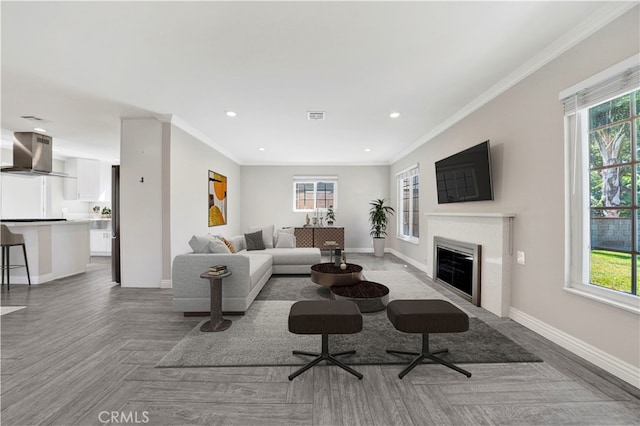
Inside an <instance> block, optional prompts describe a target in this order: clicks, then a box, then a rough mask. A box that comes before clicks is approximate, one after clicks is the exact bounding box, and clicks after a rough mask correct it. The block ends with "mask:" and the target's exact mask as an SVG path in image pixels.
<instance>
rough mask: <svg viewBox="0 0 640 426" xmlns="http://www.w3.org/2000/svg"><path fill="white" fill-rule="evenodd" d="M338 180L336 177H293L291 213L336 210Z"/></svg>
mask: <svg viewBox="0 0 640 426" xmlns="http://www.w3.org/2000/svg"><path fill="white" fill-rule="evenodd" d="M337 194H338V178H337V177H336V176H294V178H293V211H294V212H312V211H315V210H322V211H324V210H326V209H328V208H329V207H333V209H334V210H335V209H336V208H337V202H338V197H337Z"/></svg>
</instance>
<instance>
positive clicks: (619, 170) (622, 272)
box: [588, 90, 640, 295]
mask: <svg viewBox="0 0 640 426" xmlns="http://www.w3.org/2000/svg"><path fill="white" fill-rule="evenodd" d="M639 110H640V90H637V91H634V92H632V93H628V94H625V95H623V96H619V97H616V98H614V99H612V100H610V101H607V102H604V103H601V104H599V105H596V106H593V107H591V108H589V110H588V126H589V188H590V194H589V195H590V203H589V209H590V217H591V220H590V227H591V253H590V282H591V284H594V285H598V286H601V287H606V288H610V289H614V290H618V291H622V292H625V293H631V294H635V295H638V285H637V281H638V270H639V268H640V266H639V265H638V259H639V256H638V255H639V252H640V250H639V249H640V208H639V206H640V204H639V202H640V162H639V159H640V144H639V143H638V138H639V136H640V118H639V116H638V112H639Z"/></svg>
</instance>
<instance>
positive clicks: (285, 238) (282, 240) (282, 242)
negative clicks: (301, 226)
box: [276, 232, 296, 248]
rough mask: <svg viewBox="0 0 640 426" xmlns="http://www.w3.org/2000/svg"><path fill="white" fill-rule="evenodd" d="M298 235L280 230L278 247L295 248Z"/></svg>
mask: <svg viewBox="0 0 640 426" xmlns="http://www.w3.org/2000/svg"><path fill="white" fill-rule="evenodd" d="M295 247H296V237H295V236H293V235H291V234H288V233H286V232H280V233H279V234H278V242H277V243H276V248H295Z"/></svg>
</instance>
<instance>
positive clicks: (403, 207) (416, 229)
mask: <svg viewBox="0 0 640 426" xmlns="http://www.w3.org/2000/svg"><path fill="white" fill-rule="evenodd" d="M396 176H397V179H398V238H400V239H402V240H405V241H410V242H413V243H416V244H417V243H418V241H419V240H418V238H419V237H420V214H419V213H420V212H419V205H420V202H419V201H420V173H419V169H418V166H417V165H415V166H413V167H411V168H409V169H407V170H405V171H403V172H400V173H398V174H397V175H396Z"/></svg>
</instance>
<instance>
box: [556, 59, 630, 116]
mask: <svg viewBox="0 0 640 426" xmlns="http://www.w3.org/2000/svg"><path fill="white" fill-rule="evenodd" d="M638 86H640V56H639V55H634V56H632V57H631V58H629V59H627V60H625V61H623V62H621V63H619V64H617V65H616V66H614V67H611V68H610V69H609V70H606V71H604V72H602V73H600V74H597V75H595V76H593V77H591V78H589V79H587V80H585V81H583V82H582V83H579V84H577V85H575V86H573V87H570V88H569V89H567V90H564V91H562V92H561V93H560V99H561V100H562V105H563V107H564V115H565V116H568V115H573V114H575V113H576V112H577V111H580V110H581V109H584V108H588V107H591V106H593V105H596V104H599V103H602V102H605V101H608V100H609V99H612V98H615V97H617V96H620V95H622V94H624V93H627V92H631V91H633V90H636V89H637V88H638Z"/></svg>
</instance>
